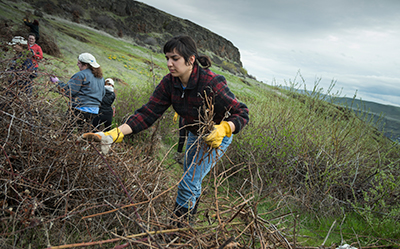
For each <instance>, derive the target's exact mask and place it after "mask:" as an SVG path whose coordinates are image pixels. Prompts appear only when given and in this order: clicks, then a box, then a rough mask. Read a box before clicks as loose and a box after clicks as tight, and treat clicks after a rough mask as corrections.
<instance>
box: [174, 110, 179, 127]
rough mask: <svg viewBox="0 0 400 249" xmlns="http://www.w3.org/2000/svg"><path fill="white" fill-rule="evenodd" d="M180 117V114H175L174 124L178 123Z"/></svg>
mask: <svg viewBox="0 0 400 249" xmlns="http://www.w3.org/2000/svg"><path fill="white" fill-rule="evenodd" d="M178 117H179V114H178V113H177V112H175V115H174V119H173V121H174V124H176V121H178Z"/></svg>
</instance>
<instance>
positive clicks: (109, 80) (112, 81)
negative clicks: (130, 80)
mask: <svg viewBox="0 0 400 249" xmlns="http://www.w3.org/2000/svg"><path fill="white" fill-rule="evenodd" d="M105 82H106V83H108V84H111V85H114V80H113V79H111V78H107V79H106V80H105Z"/></svg>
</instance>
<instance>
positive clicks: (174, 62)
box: [165, 49, 195, 84]
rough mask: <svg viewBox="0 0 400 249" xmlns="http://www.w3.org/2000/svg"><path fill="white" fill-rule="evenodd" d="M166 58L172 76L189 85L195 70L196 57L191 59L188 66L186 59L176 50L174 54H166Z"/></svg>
mask: <svg viewBox="0 0 400 249" xmlns="http://www.w3.org/2000/svg"><path fill="white" fill-rule="evenodd" d="M165 58H166V59H167V66H168V69H169V72H170V73H171V74H172V76H174V77H179V78H180V80H181V82H182V83H183V84H187V82H188V80H189V77H190V74H191V72H192V69H193V63H194V60H195V57H194V55H193V56H191V57H190V58H189V63H188V64H186V62H185V58H183V57H182V56H181V55H180V54H178V53H177V52H176V50H175V49H174V51H172V52H168V53H166V54H165Z"/></svg>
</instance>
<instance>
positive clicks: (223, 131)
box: [204, 121, 232, 148]
mask: <svg viewBox="0 0 400 249" xmlns="http://www.w3.org/2000/svg"><path fill="white" fill-rule="evenodd" d="M230 136H232V129H231V126H230V125H229V124H228V122H226V121H222V122H221V123H220V124H219V125H214V130H213V131H212V132H211V133H210V135H208V136H207V137H205V138H204V141H205V142H206V143H207V144H208V145H210V146H211V147H213V148H218V147H219V146H220V145H221V143H222V139H224V137H230Z"/></svg>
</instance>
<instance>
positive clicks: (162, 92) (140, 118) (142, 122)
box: [125, 79, 171, 134]
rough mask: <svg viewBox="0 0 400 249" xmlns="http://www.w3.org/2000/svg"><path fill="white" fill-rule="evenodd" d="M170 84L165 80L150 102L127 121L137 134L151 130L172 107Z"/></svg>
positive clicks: (157, 88) (159, 85)
mask: <svg viewBox="0 0 400 249" xmlns="http://www.w3.org/2000/svg"><path fill="white" fill-rule="evenodd" d="M168 85H169V84H168V83H167V82H166V81H165V80H164V79H163V80H162V81H161V82H160V84H158V85H157V87H156V89H155V90H154V92H153V94H152V95H151V97H150V99H149V101H148V102H147V103H146V104H145V105H143V106H142V107H141V108H139V109H137V110H136V111H135V114H133V115H132V116H130V117H129V118H128V119H127V120H126V122H125V123H126V124H127V125H129V126H130V127H131V129H132V133H133V134H136V133H139V132H140V131H142V130H145V129H147V128H149V127H150V126H151V125H152V124H153V123H154V122H155V121H156V120H157V119H158V118H159V117H161V115H162V114H163V113H164V112H165V111H166V110H167V109H168V107H169V106H170V105H171V96H170V89H169V87H168Z"/></svg>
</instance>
